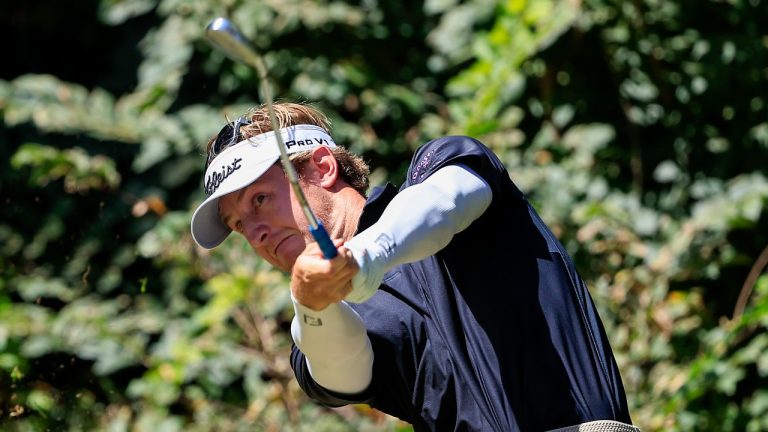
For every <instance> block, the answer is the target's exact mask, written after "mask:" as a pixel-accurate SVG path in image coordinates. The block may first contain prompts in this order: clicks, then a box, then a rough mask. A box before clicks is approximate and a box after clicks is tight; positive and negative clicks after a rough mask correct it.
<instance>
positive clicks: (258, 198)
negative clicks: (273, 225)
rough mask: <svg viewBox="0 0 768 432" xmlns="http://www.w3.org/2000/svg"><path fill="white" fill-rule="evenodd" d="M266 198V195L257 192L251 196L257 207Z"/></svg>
mask: <svg viewBox="0 0 768 432" xmlns="http://www.w3.org/2000/svg"><path fill="white" fill-rule="evenodd" d="M265 199H267V196H266V195H264V194H259V195H256V196H255V197H253V205H254V206H256V207H258V206H260V205H262V204H263V203H264V200H265Z"/></svg>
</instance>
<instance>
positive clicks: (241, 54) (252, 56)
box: [205, 17, 258, 65]
mask: <svg viewBox="0 0 768 432" xmlns="http://www.w3.org/2000/svg"><path fill="white" fill-rule="evenodd" d="M205 37H206V38H207V39H208V41H209V42H210V43H211V44H212V45H213V46H214V47H216V48H218V49H219V50H221V51H223V52H224V53H225V54H226V55H227V56H228V57H229V58H231V59H232V60H234V61H236V62H240V63H245V64H250V65H253V64H254V63H257V62H258V54H257V52H256V49H255V48H254V47H253V46H252V45H251V43H250V42H248V40H247V39H246V38H245V37H244V36H243V35H242V33H240V32H239V31H238V30H237V28H235V26H234V25H233V24H232V23H231V22H230V21H229V20H228V19H226V18H222V17H219V18H216V19H214V20H213V21H211V22H210V24H208V26H207V27H206V28H205Z"/></svg>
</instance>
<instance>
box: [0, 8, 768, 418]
mask: <svg viewBox="0 0 768 432" xmlns="http://www.w3.org/2000/svg"><path fill="white" fill-rule="evenodd" d="M7 3H8V2H6V4H4V5H3V13H2V14H0V20H2V25H1V26H0V28H2V31H3V32H5V33H6V34H5V35H4V36H5V37H4V38H3V40H4V42H5V43H4V44H3V45H4V56H3V62H2V67H0V73H1V74H0V113H1V114H2V120H3V124H2V128H1V129H0V153H2V159H1V163H2V168H1V169H0V199H2V213H1V214H2V220H0V429H2V430H9V431H37V430H52V431H53V430H56V431H58V430H68V431H70V430H71V431H80V430H104V431H114V432H118V431H164V432H165V431H168V432H170V431H182V430H184V431H210V430H216V431H239V430H263V431H278V430H280V431H293V430H312V431H324V430H325V431H341V430H350V431H352V430H359V431H373V430H377V431H378V430H389V431H397V430H409V426H408V425H407V424H404V423H402V422H399V421H396V420H395V419H391V418H389V417H387V416H383V415H381V414H380V413H378V412H376V411H372V410H370V409H368V408H366V407H362V406H359V407H347V408H343V409H338V410H328V409H324V408H321V407H319V406H317V405H315V404H313V403H311V402H309V401H308V400H307V399H306V398H305V396H303V394H302V392H301V391H300V390H299V389H298V386H297V384H296V383H295V381H294V380H293V378H292V374H291V371H290V367H289V365H288V352H289V349H290V336H289V335H288V333H287V329H288V326H289V322H290V318H291V314H292V311H291V309H290V307H289V298H288V291H287V289H286V278H285V275H283V274H281V273H278V272H275V271H274V270H271V269H269V267H268V266H267V265H265V263H263V262H261V261H260V260H258V259H256V258H255V257H254V256H253V254H252V253H251V252H250V251H249V249H248V247H247V245H246V244H245V243H244V242H243V241H241V240H239V239H236V238H232V239H230V240H228V241H227V242H226V244H225V245H224V246H223V247H220V248H218V249H216V250H214V251H210V252H209V251H205V250H202V249H199V248H196V247H195V246H194V243H193V242H192V240H191V237H190V235H189V229H188V224H189V219H190V216H191V211H192V210H193V209H194V207H195V206H196V204H197V203H199V202H200V201H201V200H202V197H203V196H202V193H201V188H200V185H201V177H202V165H203V157H202V153H203V149H202V147H203V146H204V144H205V142H206V141H207V139H208V138H209V137H210V136H211V135H212V134H214V133H215V132H216V131H218V129H219V128H220V127H221V125H222V124H223V121H224V119H225V116H229V117H236V116H238V115H239V114H241V113H242V112H243V111H244V110H245V109H246V108H247V107H249V106H252V105H256V104H258V103H259V95H258V83H257V79H256V77H255V74H254V72H253V71H251V70H249V69H248V68H247V67H245V66H242V65H239V64H234V63H233V62H231V61H229V60H228V59H226V58H225V57H223V55H222V54H221V53H218V52H215V51H213V50H212V49H211V48H210V47H209V46H208V45H207V44H206V43H205V42H204V40H203V38H202V31H203V28H204V27H205V25H206V24H207V23H208V22H209V21H210V20H211V19H212V18H213V17H215V16H219V15H224V16H228V17H230V18H231V19H232V20H233V21H234V22H235V23H236V24H237V25H238V26H239V27H240V28H241V30H242V31H243V32H244V33H246V34H247V35H248V37H249V38H251V39H252V40H253V41H254V43H255V45H256V46H257V47H258V48H259V49H261V50H263V52H264V53H265V54H266V60H267V63H268V65H269V68H270V73H271V75H272V80H273V86H274V90H275V93H276V94H278V95H280V98H281V99H285V100H305V101H309V102H312V103H314V104H315V105H316V106H317V107H319V108H321V109H322V110H324V111H325V112H326V113H328V114H329V115H330V117H331V118H332V120H333V123H334V136H335V137H336V139H337V141H338V142H340V143H342V144H344V145H346V146H348V147H351V148H352V149H354V150H356V151H358V152H360V153H362V154H363V155H364V156H365V157H366V159H367V160H369V161H370V162H371V163H372V165H373V166H374V167H376V170H375V171H374V173H373V183H374V184H380V183H382V182H384V181H387V180H389V181H393V182H395V183H396V184H399V183H401V181H402V175H403V172H404V169H405V166H406V165H407V162H408V160H409V158H410V155H411V153H412V152H413V150H414V149H415V148H416V147H418V146H419V145H420V144H421V143H423V142H424V141H426V140H428V139H431V138H435V137H438V136H440V135H444V134H469V135H472V136H476V137H478V138H480V139H482V140H483V141H485V142H486V143H487V144H488V145H490V146H491V147H492V148H493V149H494V150H495V151H496V153H497V154H498V155H499V156H500V157H501V158H502V160H503V161H504V162H505V163H506V164H507V166H508V168H509V171H510V174H511V176H512V177H513V178H514V179H515V181H516V182H517V183H518V184H519V185H520V186H521V188H522V189H524V190H525V191H526V192H527V193H528V194H529V197H530V198H531V200H532V201H533V202H534V203H535V205H536V207H537V208H538V209H539V211H540V212H541V214H542V216H543V218H544V219H545V220H546V221H547V222H548V223H549V224H550V225H551V226H552V227H553V228H554V230H555V232H556V233H557V235H558V236H559V237H560V238H561V239H562V241H563V242H564V244H565V245H566V246H567V247H568V249H569V250H570V251H571V253H572V254H573V256H574V258H575V259H576V260H577V264H578V266H579V268H580V271H581V272H582V274H583V276H584V278H585V279H586V280H587V282H588V284H589V286H590V288H591V290H592V293H593V297H594V298H595V300H596V302H597V303H598V306H599V308H600V311H601V314H602V317H603V320H604V322H605V324H606V327H607V330H608V334H609V337H610V339H611V341H612V344H613V348H614V351H615V354H616V357H617V360H618V362H619V365H620V367H621V371H622V375H623V378H624V380H625V385H626V387H627V392H628V397H629V402H630V408H631V412H632V416H633V419H634V421H635V422H636V423H637V424H638V425H639V426H641V427H643V428H644V429H645V430H664V431H688V430H711V431H743V430H747V431H760V430H768V332H766V328H767V327H768V276H767V275H766V273H765V268H766V264H767V263H768V210H766V204H768V178H767V176H768V172H767V170H766V166H768V30H766V29H768V27H766V25H765V24H766V23H768V4H766V2H765V1H763V0H727V1H715V0H697V1H693V0H680V1H666V0H634V1H614V0H563V1H555V0H536V1H533V0H508V1H493V0H470V1H464V2H458V1H456V0H427V1H424V2H417V1H415V2H394V1H393V2H384V1H376V0H362V1H359V2H340V1H309V0H287V1H271V0H263V1H238V0H227V1H213V0H196V1H189V0H88V1H78V2H69V3H66V2H65V3H66V5H65V3H61V2H56V1H53V0H43V1H38V2H16V3H14V4H7Z"/></svg>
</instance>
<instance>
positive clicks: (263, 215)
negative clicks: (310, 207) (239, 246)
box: [219, 165, 311, 271]
mask: <svg viewBox="0 0 768 432" xmlns="http://www.w3.org/2000/svg"><path fill="white" fill-rule="evenodd" d="M308 198H309V197H308ZM219 216H220V217H221V219H222V220H223V221H224V223H225V224H227V226H229V227H230V228H231V229H232V231H235V232H237V233H240V234H241V235H243V236H244V237H245V238H246V240H248V243H249V244H250V245H251V247H252V248H253V249H254V250H255V251H256V253H257V254H259V255H260V256H261V257H263V258H264V259H266V260H267V261H269V262H270V263H271V264H272V265H274V266H275V267H277V268H279V269H281V270H284V271H290V269H291V267H293V263H294V262H295V261H296V258H297V257H298V256H299V254H300V253H301V252H302V251H303V250H304V247H305V246H306V244H307V239H308V238H311V237H310V234H309V231H308V229H307V227H308V222H307V220H306V217H305V216H304V214H303V212H302V211H301V207H300V206H299V204H298V200H297V199H296V197H295V195H294V194H293V191H292V189H291V186H290V184H289V183H288V180H287V179H286V177H285V174H284V173H283V171H282V169H281V168H280V167H279V166H278V165H273V166H271V167H270V168H269V169H268V170H267V171H266V172H265V173H264V174H263V175H262V176H261V177H260V178H259V179H258V180H256V181H255V182H253V183H251V184H250V185H249V186H247V187H245V188H243V189H240V190H239V191H235V192H232V193H230V194H228V195H225V196H223V197H222V198H221V199H220V200H219ZM299 227H303V228H299Z"/></svg>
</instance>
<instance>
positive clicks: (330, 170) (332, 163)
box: [310, 146, 339, 189]
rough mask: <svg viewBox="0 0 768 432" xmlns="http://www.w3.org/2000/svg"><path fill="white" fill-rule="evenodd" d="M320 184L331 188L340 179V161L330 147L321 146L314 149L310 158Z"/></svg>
mask: <svg viewBox="0 0 768 432" xmlns="http://www.w3.org/2000/svg"><path fill="white" fill-rule="evenodd" d="M310 163H311V164H312V166H313V168H314V169H315V174H316V175H317V179H318V182H319V184H320V186H322V187H323V188H325V189H331V188H332V187H333V186H334V185H336V182H337V181H338V180H339V162H338V161H337V160H336V156H334V155H333V152H332V151H331V148H330V147H326V146H320V147H318V148H316V149H314V150H312V158H311V160H310Z"/></svg>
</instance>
